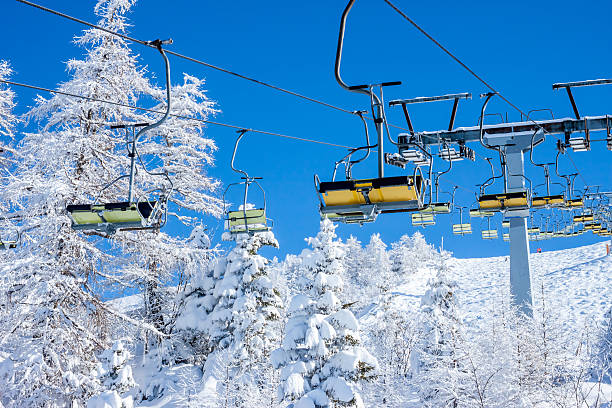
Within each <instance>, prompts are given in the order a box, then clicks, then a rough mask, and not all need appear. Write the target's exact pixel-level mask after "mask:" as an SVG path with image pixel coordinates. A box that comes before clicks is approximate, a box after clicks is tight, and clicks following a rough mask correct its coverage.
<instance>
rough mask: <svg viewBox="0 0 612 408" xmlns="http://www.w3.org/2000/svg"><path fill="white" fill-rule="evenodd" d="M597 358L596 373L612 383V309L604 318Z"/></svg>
mask: <svg viewBox="0 0 612 408" xmlns="http://www.w3.org/2000/svg"><path fill="white" fill-rule="evenodd" d="M602 329H603V330H602V335H601V337H600V340H599V347H598V352H597V358H596V363H595V364H596V371H599V372H600V373H601V375H602V376H603V377H604V378H607V380H608V381H611V382H612V308H610V310H608V311H607V312H606V314H605V316H604V324H603V327H602Z"/></svg>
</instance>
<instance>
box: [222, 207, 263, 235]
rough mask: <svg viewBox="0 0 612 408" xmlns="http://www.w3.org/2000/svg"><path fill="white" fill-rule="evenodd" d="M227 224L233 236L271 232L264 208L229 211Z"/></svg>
mask: <svg viewBox="0 0 612 408" xmlns="http://www.w3.org/2000/svg"><path fill="white" fill-rule="evenodd" d="M227 224H228V231H229V232H230V233H232V234H239V233H244V232H261V231H270V227H269V226H268V219H267V218H266V210H265V209H264V208H251V209H248V210H238V211H229V212H228V213H227Z"/></svg>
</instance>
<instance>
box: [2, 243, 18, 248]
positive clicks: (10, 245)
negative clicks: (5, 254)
mask: <svg viewBox="0 0 612 408" xmlns="http://www.w3.org/2000/svg"><path fill="white" fill-rule="evenodd" d="M15 248H17V241H0V249H15Z"/></svg>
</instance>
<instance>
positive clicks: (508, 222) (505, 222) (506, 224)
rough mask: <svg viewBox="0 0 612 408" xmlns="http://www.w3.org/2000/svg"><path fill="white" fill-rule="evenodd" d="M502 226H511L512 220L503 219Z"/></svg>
mask: <svg viewBox="0 0 612 408" xmlns="http://www.w3.org/2000/svg"><path fill="white" fill-rule="evenodd" d="M502 227H504V228H510V220H503V221H502Z"/></svg>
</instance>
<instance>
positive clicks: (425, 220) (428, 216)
mask: <svg viewBox="0 0 612 408" xmlns="http://www.w3.org/2000/svg"><path fill="white" fill-rule="evenodd" d="M435 224H436V220H435V219H434V215H433V214H432V213H423V212H416V213H414V214H412V225H414V226H423V227H425V226H428V225H435Z"/></svg>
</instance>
